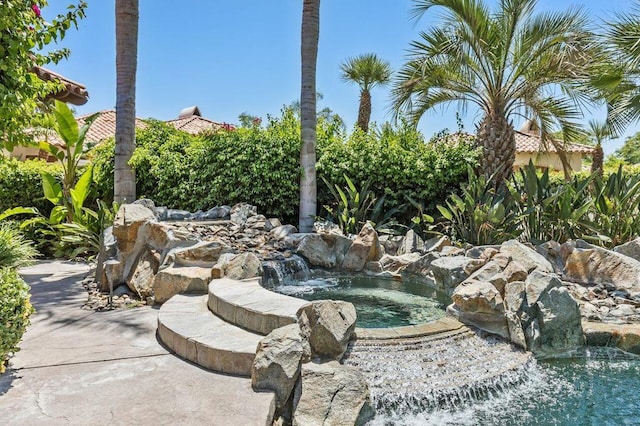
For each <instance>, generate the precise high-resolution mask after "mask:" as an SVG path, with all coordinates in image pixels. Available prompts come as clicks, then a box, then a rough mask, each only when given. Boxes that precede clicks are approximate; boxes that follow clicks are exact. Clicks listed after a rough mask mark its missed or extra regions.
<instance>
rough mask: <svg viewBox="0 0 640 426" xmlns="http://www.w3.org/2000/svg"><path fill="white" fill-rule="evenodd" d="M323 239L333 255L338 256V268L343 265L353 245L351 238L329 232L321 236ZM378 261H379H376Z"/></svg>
mask: <svg viewBox="0 0 640 426" xmlns="http://www.w3.org/2000/svg"><path fill="white" fill-rule="evenodd" d="M321 235H322V239H323V240H324V241H325V242H326V243H327V244H329V247H331V248H332V250H333V253H334V254H335V256H336V266H340V265H342V262H344V257H345V256H346V254H347V252H348V250H349V248H350V247H351V245H352V244H353V241H352V240H351V238H348V237H345V236H344V235H342V233H335V232H329V233H327V234H321ZM375 260H377V259H375Z"/></svg>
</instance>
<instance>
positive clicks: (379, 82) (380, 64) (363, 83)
mask: <svg viewBox="0 0 640 426" xmlns="http://www.w3.org/2000/svg"><path fill="white" fill-rule="evenodd" d="M340 69H341V70H342V80H343V81H345V82H353V83H356V84H357V85H358V86H360V107H359V108H358V127H360V128H361V129H362V130H363V131H364V132H367V131H368V130H369V120H370V119H371V89H373V88H374V87H375V86H384V85H385V84H387V83H388V82H389V80H390V79H391V65H389V62H386V61H383V60H382V59H380V58H378V57H377V56H376V55H375V54H374V53H367V54H364V55H360V56H356V57H355V58H348V59H347V60H346V61H345V62H344V63H343V64H342V65H340Z"/></svg>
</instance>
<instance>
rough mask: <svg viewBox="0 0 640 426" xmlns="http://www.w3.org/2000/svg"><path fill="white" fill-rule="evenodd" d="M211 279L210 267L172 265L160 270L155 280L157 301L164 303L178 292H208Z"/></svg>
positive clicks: (154, 290)
mask: <svg viewBox="0 0 640 426" xmlns="http://www.w3.org/2000/svg"><path fill="white" fill-rule="evenodd" d="M210 281H211V269H210V268H200V267H197V266H189V267H174V266H170V267H168V268H165V269H162V270H160V271H158V273H157V274H156V276H155V278H154V280H153V293H154V295H155V301H156V302H158V303H164V302H166V301H167V300H169V299H170V298H171V297H172V296H174V295H176V294H178V293H198V294H206V293H207V289H208V285H209V282H210Z"/></svg>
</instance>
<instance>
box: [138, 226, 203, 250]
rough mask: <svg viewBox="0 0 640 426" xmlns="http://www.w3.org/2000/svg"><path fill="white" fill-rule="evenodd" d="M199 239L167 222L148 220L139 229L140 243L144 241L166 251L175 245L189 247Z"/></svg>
mask: <svg viewBox="0 0 640 426" xmlns="http://www.w3.org/2000/svg"><path fill="white" fill-rule="evenodd" d="M197 242H198V239H197V237H196V236H195V235H192V234H190V233H189V232H184V231H183V232H180V231H177V230H175V229H173V228H172V227H170V226H169V225H167V224H165V223H159V222H146V223H144V224H142V226H140V229H139V231H138V243H144V244H146V245H147V246H149V247H151V248H154V249H156V250H160V251H164V250H170V249H172V248H175V247H188V246H192V245H193V244H195V243H197Z"/></svg>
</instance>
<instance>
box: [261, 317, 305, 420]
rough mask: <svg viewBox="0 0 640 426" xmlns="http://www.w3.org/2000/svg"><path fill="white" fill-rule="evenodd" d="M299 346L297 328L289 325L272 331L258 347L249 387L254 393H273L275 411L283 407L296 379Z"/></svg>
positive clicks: (298, 367)
mask: <svg viewBox="0 0 640 426" xmlns="http://www.w3.org/2000/svg"><path fill="white" fill-rule="evenodd" d="M303 342H304V339H303V337H302V334H301V333H300V327H299V326H298V324H290V325H286V326H284V327H281V328H276V329H275V330H273V331H272V332H271V333H269V334H268V335H267V336H265V337H264V338H263V339H262V340H260V342H259V343H258V349H257V350H256V357H255V359H254V361H253V365H252V366H251V386H252V387H253V389H254V390H256V391H260V390H268V391H273V392H274V393H275V395H276V408H277V409H278V410H281V409H282V408H283V407H284V405H285V404H286V403H287V400H288V399H289V397H290V395H291V392H293V388H294V387H295V384H296V381H297V380H298V377H299V375H300V365H301V364H302V358H303V354H304V345H303Z"/></svg>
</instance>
